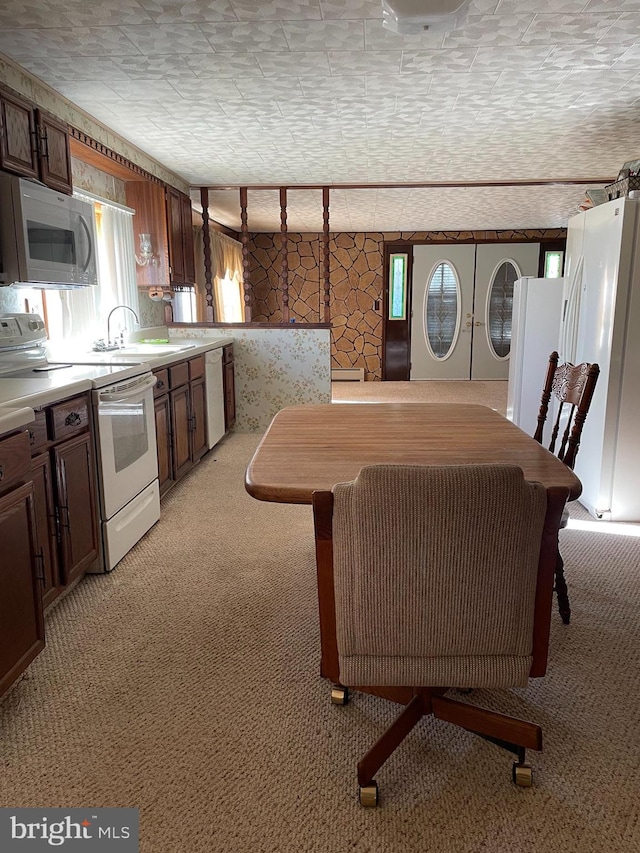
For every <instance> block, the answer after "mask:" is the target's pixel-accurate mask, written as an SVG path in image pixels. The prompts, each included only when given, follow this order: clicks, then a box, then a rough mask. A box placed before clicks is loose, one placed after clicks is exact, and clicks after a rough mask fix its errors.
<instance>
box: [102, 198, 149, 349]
mask: <svg viewBox="0 0 640 853" xmlns="http://www.w3.org/2000/svg"><path fill="white" fill-rule="evenodd" d="M96 224H97V231H98V281H99V288H98V290H99V299H100V306H99V313H100V317H101V318H103V319H102V322H103V323H104V322H105V321H106V318H107V316H108V314H109V312H110V311H111V310H112V309H113V308H115V307H116V305H128V306H129V307H130V308H133V310H134V311H135V312H136V314H138V316H140V314H139V311H140V308H139V304H138V286H137V282H136V261H135V251H136V250H135V245H134V240H133V211H132V212H131V213H130V212H129V211H128V210H125V209H122V208H118V207H113V206H112V205H108V204H101V205H99V209H98V211H97V216H96ZM111 329H112V334H113V333H115V332H118V333H119V332H120V331H124V332H131V331H133V330H134V329H135V321H134V318H133V315H132V314H131V312H130V311H120V312H118V315H117V316H115V315H114V322H113V323H112V326H111Z"/></svg>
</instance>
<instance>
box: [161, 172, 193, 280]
mask: <svg viewBox="0 0 640 853" xmlns="http://www.w3.org/2000/svg"><path fill="white" fill-rule="evenodd" d="M167 229H168V232H169V264H170V281H171V284H177V285H181V284H195V281H196V269H195V258H194V250H193V227H192V223H191V199H190V198H189V196H187V195H184V193H181V192H179V191H178V190H176V189H174V188H173V187H167Z"/></svg>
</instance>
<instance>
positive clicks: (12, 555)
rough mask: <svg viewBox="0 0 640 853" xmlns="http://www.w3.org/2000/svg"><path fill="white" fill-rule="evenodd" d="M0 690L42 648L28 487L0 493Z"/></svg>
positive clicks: (42, 638)
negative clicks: (0, 557) (0, 549)
mask: <svg viewBox="0 0 640 853" xmlns="http://www.w3.org/2000/svg"><path fill="white" fill-rule="evenodd" d="M0 542H2V560H0V695H2V694H3V693H4V692H5V690H6V689H7V688H8V687H9V686H10V685H11V684H12V683H13V682H14V681H15V680H16V678H17V677H18V676H19V675H20V673H21V672H22V671H23V670H25V669H26V668H27V666H28V665H29V664H30V663H31V661H32V660H33V659H34V658H35V657H36V655H38V654H39V653H40V652H41V651H42V649H44V622H43V618H42V598H41V593H40V589H39V587H40V581H39V580H38V579H37V578H36V571H35V557H36V554H37V548H38V543H37V537H36V523H35V515H34V506H33V486H32V484H31V483H27V484H26V485H24V486H20V487H19V488H17V489H14V490H13V491H12V492H9V494H7V495H5V496H4V497H3V498H0Z"/></svg>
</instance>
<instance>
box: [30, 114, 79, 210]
mask: <svg viewBox="0 0 640 853" xmlns="http://www.w3.org/2000/svg"><path fill="white" fill-rule="evenodd" d="M36 124H37V128H38V138H39V150H40V180H41V181H42V182H43V183H44V184H46V185H47V186H48V187H51V189H53V190H58V192H61V193H67V195H71V193H72V192H73V186H72V180H71V152H70V150H69V131H68V129H67V126H66V124H64V122H61V121H59V120H58V119H57V118H54V116H52V115H49V113H45V112H43V111H42V110H36Z"/></svg>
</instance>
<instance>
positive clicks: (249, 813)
mask: <svg viewBox="0 0 640 853" xmlns="http://www.w3.org/2000/svg"><path fill="white" fill-rule="evenodd" d="M257 439H258V437H257V436H255V435H239V434H237V435H231V436H229V437H228V438H227V439H225V441H223V442H222V445H221V446H220V447H219V448H217V449H216V450H215V451H214V452H213V453H211V454H209V455H208V456H207V457H206V458H205V459H204V460H203V461H202V462H201V464H200V465H198V466H197V467H196V468H195V469H194V470H193V472H191V473H190V474H189V475H188V476H187V477H186V478H185V479H184V480H183V481H182V482H181V483H180V484H178V485H177V486H176V487H175V488H174V489H173V491H172V492H171V493H170V494H169V495H168V496H167V498H166V500H165V502H164V504H163V516H162V521H161V522H160V523H159V524H158V525H156V527H155V528H154V529H153V530H151V531H150V532H149V534H147V536H145V537H144V539H143V540H142V541H141V542H140V543H139V544H138V546H137V547H136V548H135V549H134V550H133V551H132V552H131V553H130V554H129V555H128V556H127V557H126V558H125V559H124V560H123V562H122V563H121V564H120V565H119V566H118V567H117V569H116V570H115V572H113V573H112V574H111V575H108V576H90V577H87V578H86V579H85V580H84V581H83V582H82V583H81V584H80V586H79V587H78V588H77V589H76V590H75V591H73V592H72V593H71V594H70V595H69V596H68V597H67V598H66V599H65V600H63V601H62V602H61V603H60V605H59V607H58V608H56V610H55V611H54V612H53V613H52V614H51V616H50V618H49V620H48V623H47V632H48V644H47V648H46V650H45V652H44V653H43V654H42V655H41V656H40V657H39V658H38V659H37V660H36V661H35V663H34V664H33V665H32V666H31V667H30V669H29V670H28V673H27V676H26V677H25V678H24V679H23V680H22V681H21V682H20V683H19V685H18V686H17V688H16V689H15V690H14V691H13V692H12V693H11V694H10V695H9V697H8V698H7V699H6V701H5V702H4V704H3V705H2V707H1V708H0V722H1V725H2V740H1V750H2V753H1V758H0V768H1V770H0V774H1V775H0V805H12V806H68V807H72V806H106V805H113V806H115V805H121V806H138V807H139V808H140V813H141V837H142V841H141V850H142V851H144V853H165V851H166V853H169V851H171V853H183V851H184V853H236V851H237V853H245V851H246V853H262V851H264V853H267V852H268V853H276V851H283V853H294V852H295V853H297V851H317V852H318V853H334V851H335V853H344V851H350V850H351V851H358V853H387V851H389V853H396V851H397V853H400V851H412V853H413V851H415V853H426V851H435V850H437V851H439V853H534V851H535V853H542V851H544V853H556V851H557V853H574V851H575V853H577V851H580V853H604V851H606V853H632V851H635V850H638V849H639V848H640V823H639V819H638V815H639V811H640V806H639V793H640V768H639V764H638V757H639V754H640V750H639V749H638V747H639V735H638V729H639V723H640V711H639V709H640V679H639V678H638V672H639V663H640V652H639V649H640V620H639V619H638V616H639V613H640V539H638V538H634V537H622V536H615V535H611V534H610V533H605V532H598V533H586V532H582V531H574V530H568V531H564V532H563V534H562V537H563V540H562V544H563V551H564V554H565V560H566V565H567V574H568V579H569V583H570V591H571V594H572V606H573V613H574V616H573V620H572V624H571V625H570V626H568V627H566V626H563V625H562V624H561V622H560V619H559V617H558V616H557V614H554V618H553V627H552V638H551V659H550V666H549V672H548V674H547V676H546V677H545V678H544V679H538V680H536V681H532V682H531V684H530V686H529V687H528V688H527V689H525V690H513V691H505V690H503V691H495V692H489V691H480V690H478V691H475V692H474V695H473V701H475V702H478V703H482V704H486V705H487V706H488V707H492V708H495V709H498V710H503V711H504V712H506V713H514V714H517V715H520V716H522V717H524V718H528V719H531V720H533V721H536V722H539V723H540V724H541V725H542V726H543V729H544V735H545V750H544V752H543V753H541V754H536V753H531V760H532V764H533V766H534V772H535V783H534V787H533V788H531V789H518V788H516V787H515V786H513V785H512V783H511V781H510V770H511V757H510V756H509V755H508V754H507V753H504V752H502V751H501V750H500V749H498V748H497V747H495V746H493V745H491V744H488V743H486V742H484V741H482V740H480V739H479V738H476V737H474V736H473V735H471V734H469V733H466V732H464V731H461V730H460V729H457V728H455V727H453V726H449V725H447V724H446V723H443V722H441V721H434V720H432V719H429V720H425V721H423V722H422V723H421V725H420V726H419V727H418V728H417V729H416V730H415V731H414V732H413V733H412V734H411V735H410V736H409V738H408V739H407V741H406V742H405V744H404V745H403V746H402V748H401V749H400V750H399V752H398V753H396V755H395V756H394V757H393V758H392V759H391V760H390V761H389V763H388V764H387V765H386V766H385V767H384V768H383V769H382V770H381V771H380V772H379V774H378V776H377V778H378V781H379V783H380V787H381V806H380V807H379V808H378V809H377V810H367V809H362V808H360V807H359V806H358V805H357V802H356V779H355V765H356V761H357V760H358V758H359V757H360V756H361V755H362V754H363V752H364V751H366V749H367V748H368V747H369V745H371V743H372V742H373V741H374V740H375V739H376V737H377V736H378V734H379V733H380V731H381V730H382V728H383V726H385V725H386V724H387V723H388V722H389V721H390V720H391V719H392V717H393V715H394V714H395V712H396V708H395V706H391V705H389V704H387V703H385V702H384V701H382V700H379V699H375V698H373V697H365V696H362V695H357V696H356V697H355V698H354V700H353V702H352V703H350V704H349V705H348V706H346V707H344V708H339V707H334V706H332V705H330V703H329V690H328V685H326V684H325V683H324V682H322V681H321V679H320V678H319V676H318V667H319V642H318V628H317V616H316V597H315V588H314V583H315V578H314V569H315V562H314V554H313V538H312V519H311V511H310V509H309V507H304V506H284V505H276V504H268V503H260V502H257V501H254V500H253V499H251V498H250V497H249V496H248V495H247V494H246V492H245V491H244V488H243V473H244V468H245V466H246V464H247V462H248V460H249V458H250V456H251V454H252V452H253V450H254V448H255V446H256V443H257ZM602 529H603V530H604V529H605V528H602Z"/></svg>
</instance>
